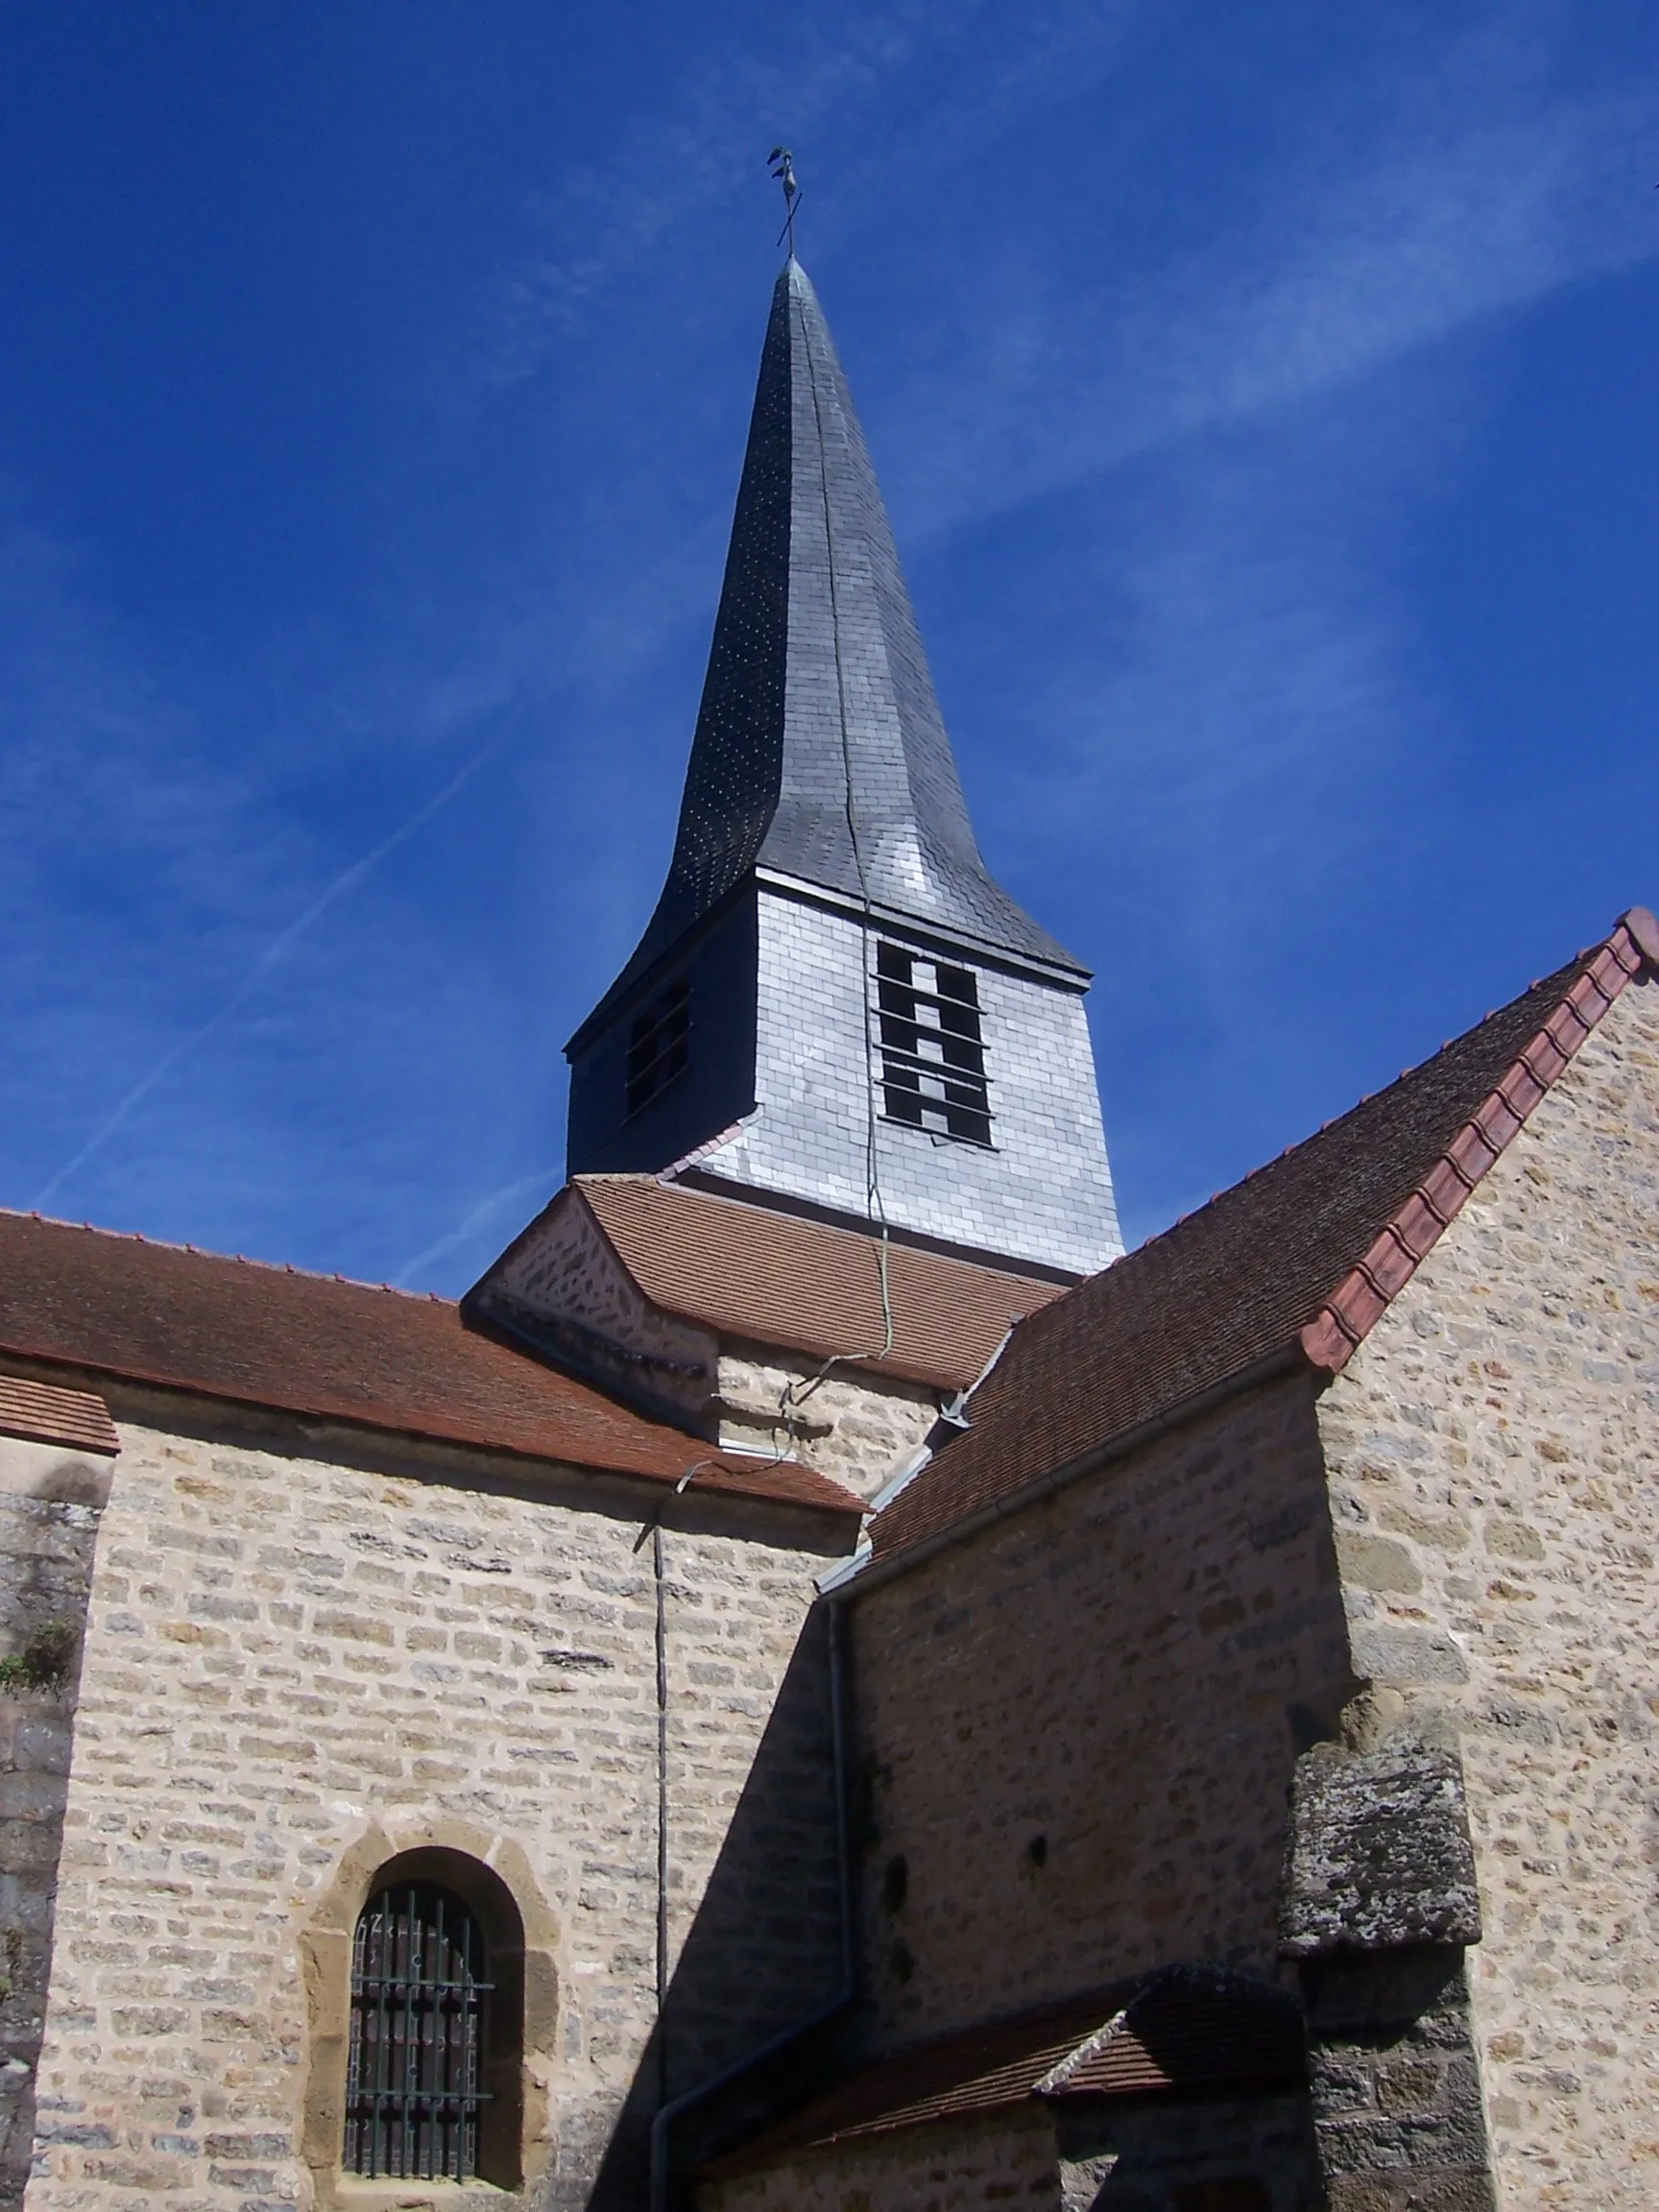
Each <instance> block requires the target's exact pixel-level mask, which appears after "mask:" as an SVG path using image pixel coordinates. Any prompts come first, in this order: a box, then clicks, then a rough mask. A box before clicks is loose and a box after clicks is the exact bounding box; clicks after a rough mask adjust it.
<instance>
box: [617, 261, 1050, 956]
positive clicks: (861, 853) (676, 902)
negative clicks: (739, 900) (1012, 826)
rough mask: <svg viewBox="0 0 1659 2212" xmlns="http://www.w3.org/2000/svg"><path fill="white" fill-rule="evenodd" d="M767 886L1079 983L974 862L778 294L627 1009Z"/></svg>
mask: <svg viewBox="0 0 1659 2212" xmlns="http://www.w3.org/2000/svg"><path fill="white" fill-rule="evenodd" d="M757 866H759V867H763V868H767V869H774V870H777V871H778V872H779V873H780V874H782V875H785V876H790V877H794V878H799V879H800V880H802V881H804V882H806V883H811V884H816V885H819V886H821V887H822V888H824V889H827V890H829V891H837V892H841V893H843V894H845V895H846V896H848V897H850V898H854V899H858V900H864V899H868V900H869V902H871V904H872V905H873V906H874V907H876V908H877V909H878V910H885V911H887V912H889V913H895V914H901V915H905V916H909V917H912V918H914V919H916V920H919V921H923V922H929V923H932V924H934V925H936V926H939V927H941V928H943V929H946V930H948V931H949V932H950V935H951V936H952V937H957V936H960V937H964V938H966V939H968V940H970V941H971V942H977V943H979V944H981V945H984V946H987V947H996V948H999V949H1002V950H1007V951H1011V952H1015V953H1022V954H1024V955H1026V956H1027V957H1030V958H1035V959H1037V960H1040V961H1044V962H1049V963H1053V964H1055V965H1058V966H1060V967H1063V968H1065V969H1068V970H1070V971H1072V972H1074V973H1081V971H1080V970H1079V969H1078V964H1077V963H1076V962H1075V961H1074V960H1072V959H1071V958H1070V955H1069V954H1067V953H1066V952H1064V951H1063V950H1061V948H1060V947H1059V946H1058V945H1057V944H1056V943H1055V942H1054V940H1053V939H1052V938H1051V937H1050V936H1049V935H1048V934H1047V932H1046V930H1043V929H1041V928H1039V927H1038V926H1037V924H1036V923H1035V922H1033V921H1032V920H1031V918H1030V917H1029V916H1028V915H1027V914H1025V913H1023V912H1022V910H1021V909H1020V907H1018V906H1017V905H1016V904H1015V903H1014V902H1013V901H1012V900H1011V899H1010V898H1009V897H1008V896H1007V894H1006V893H1005V892H1003V891H1002V890H1001V889H999V887H998V885H997V884H996V883H995V882H993V880H992V878H991V877H990V875H989V873H988V872H987V870H986V867H985V863H984V861H983V860H982V859H981V857H980V854H979V848H978V846H977V844H976V843H975V841H974V830H973V827H972V825H971V824H970V822H969V819H968V808H967V805H966V803H965V802H964V800H963V796H962V785H961V781H960V780H959V778H958V776H957V773H956V762H955V759H954V757H952V755H951V751H950V739H949V737H948V736H947V735H946V733H945V724H944V720H943V718H942V717H941V715H940V712H939V702H938V699H937V697H936V696H935V694H934V690H933V680H932V677H931V676H930V675H929V673H928V669H927V661H926V656H925V654H924V653H923V650H922V640H921V637H920V636H919V634H918V632H917V627H916V616H915V613H914V610H913V609H912V607H911V604H910V594H909V592H908V590H907V589H905V585H904V578H903V574H902V571H901V569H900V566H899V556H898V552H897V550H896V549H895V546H894V543H893V533H892V530H891V528H890V527H889V525H888V521H887V512H886V509H885V507H884V506H883V504H882V500H881V493H880V491H879V489H878V485H877V482H876V473H875V470H874V469H873V468H872V467H871V463H870V455H869V451H868V449H867V448H866V446H865V444H864V435H863V432H862V431H861V430H860V428H859V426H858V419H857V417H856V415H855V414H854V410H853V401H852V397H851V396H850V395H849V392H848V389H847V379H846V377H845V375H844V374H843V373H842V369H841V364H840V362H839V361H838V360H837V358H836V355H835V348H834V345H833V343H832V342H831V340H830V336H829V326H828V325H827V324H826V323H825V320H824V311H823V309H822V308H821V307H820V306H819V304H818V296H817V294H816V293H815V292H814V291H813V289H812V286H811V284H810V282H809V281H808V280H807V276H806V273H805V270H804V269H803V268H802V267H801V265H800V264H799V262H797V261H793V260H791V261H790V262H789V264H788V266H787V267H786V268H785V269H784V270H783V272H782V274H781V276H780V277H779V278H778V283H777V286H776V289H775V290H774V292H773V296H772V312H771V318H770V321H769V322H768V325H767V329H766V342H765V347H764V349H763V351H762V354H761V359H760V379H759V384H758V387H757V392H756V395H755V412H754V416H753V419H752V421H751V423H750V428H749V447H748V452H747V455H746V457H745V460H744V464H743V476H742V482H741V485H740V488H739V490H738V493H737V512H736V517H735V520H734V522H733V530H732V544H731V550H730V552H729V554H728V556H727V561H726V578H725V584H724V586H723V589H722V590H721V595H720V611H719V614H718V616H717V618H716V621H715V625H714V640H713V645H712V648H711V650H710V653H709V673H708V678H707V681H706V683H705V685H704V690H703V701H702V707H701V709H700V711H699V713H698V717H697V731H696V736H695V739H694V741H693V744H692V748H691V763H690V767H689V769H688V771H687V774H686V778H685V797H684V800H683V801H682V804H681V810H680V829H679V834H678V837H677V839H676V841H675V847H674V858H673V863H672V865H671V867H670V869H669V873H668V880H667V882H666V884H665V885H664V887H663V891H662V896H661V900H660V901H659V902H658V906H657V911H656V913H655V914H654V915H653V916H652V919H651V922H650V925H649V926H648V928H647V929H646V932H645V935H644V938H643V940H642V941H641V943H640V945H639V948H638V950H637V951H636V953H635V955H634V957H633V959H632V960H631V961H630V962H629V964H628V966H627V968H626V969H625V970H624V972H623V974H622V975H621V976H620V977H619V978H618V981H617V985H616V989H617V990H618V991H621V990H625V989H626V988H627V987H628V986H629V985H630V984H631V983H632V982H633V980H634V979H635V978H636V977H637V976H638V975H639V974H640V973H641V972H642V971H643V970H644V969H645V968H646V967H648V966H649V965H650V964H651V963H652V962H653V961H655V960H656V959H657V957H658V956H659V955H660V954H661V953H662V952H663V951H665V950H667V949H668V947H669V946H670V945H672V944H673V943H674V942H675V941H676V940H677V939H678V938H680V937H681V936H682V935H683V934H684V933H685V930H686V929H687V928H689V927H690V926H692V925H693V924H694V923H696V922H697V921H698V919H699V918H700V917H701V916H703V915H704V914H706V913H708V912H709V909H710V908H711V907H713V906H714V905H716V904H717V903H718V902H719V901H720V900H722V899H723V898H724V897H725V896H726V894H727V893H728V892H729V891H730V890H731V889H732V888H733V885H734V884H736V883H737V882H738V881H740V880H741V878H743V877H744V876H745V875H746V874H747V873H748V872H749V870H751V869H752V868H755V867H757Z"/></svg>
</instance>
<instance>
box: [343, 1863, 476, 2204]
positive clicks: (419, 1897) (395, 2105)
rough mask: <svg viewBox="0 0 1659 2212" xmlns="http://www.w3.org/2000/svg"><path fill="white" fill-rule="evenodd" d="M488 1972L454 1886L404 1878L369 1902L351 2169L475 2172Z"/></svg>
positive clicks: (358, 1968)
mask: <svg viewBox="0 0 1659 2212" xmlns="http://www.w3.org/2000/svg"><path fill="white" fill-rule="evenodd" d="M487 1976H488V1960H487V1959H486V1956H485V1949H484V1938H483V1936H482V1935H481V1934H480V1932H479V1928H478V1923H477V1922H476V1921H475V1920H474V1919H473V1917H472V1915H471V1913H470V1912H469V1911H468V1910H467V1908H466V1906H465V1905H464V1904H463V1903H462V1902H461V1900H460V1898H459V1897H456V1896H454V1895H453V1894H452V1893H451V1892H450V1891H449V1890H447V1889H441V1888H440V1887H438V1885H437V1884H436V1883H435V1882H399V1883H396V1884H394V1885H393V1887H390V1888H387V1889H381V1890H379V1891H378V1892H377V1893H376V1894H375V1895H374V1896H373V1897H371V1898H370V1900H369V1902H368V1904H367V1905H366V1906H365V1907H364V1908H363V1912H362V1916H361V1918H360V1919H359V1920H358V1922H357V1935H356V1939H355V1942H354V1944H353V1946H352V1952H351V2043H350V2055H349V2061H348V2070H347V2077H346V2155H345V2164H346V2170H347V2172H348V2173H350V2174H369V2175H388V2176H397V2177H399V2178H402V2177H409V2178H414V2177H417V2176H418V2177H420V2178H421V2179H422V2180H426V2181H435V2180H439V2179H448V2180H451V2181H469V2180H471V2179H472V2178H473V2177H474V2176H475V2175H476V2174H477V2171H478V2113H479V2107H480V2106H481V2105H482V2104H484V2103H485V2102H486V2093H485V2092H484V2091H483V2090H481V2089H480V2087H479V2085H478V2082H479V2075H480V2072H481V2071H482V2068H483V2063H484V2049H485V2041H486V2037H487V2034H488V2032H489V2018H488V2010H489V2003H490V1993H491V1989H492V1984H491V1983H490V1981H489V1980H488V1978H487Z"/></svg>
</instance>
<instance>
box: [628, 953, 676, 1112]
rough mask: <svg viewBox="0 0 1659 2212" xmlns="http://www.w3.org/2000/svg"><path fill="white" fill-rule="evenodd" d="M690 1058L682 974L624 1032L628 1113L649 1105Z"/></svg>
mask: <svg viewBox="0 0 1659 2212" xmlns="http://www.w3.org/2000/svg"><path fill="white" fill-rule="evenodd" d="M690 1058H691V986H690V985H689V984H688V983H687V982H686V981H685V977H684V976H682V977H681V978H680V980H679V982H677V983H670V984H669V986H668V988H667V990H666V991H661V992H659V994H658V995H657V997H656V998H653V999H652V1001H651V1003H650V1005H649V1006H647V1007H646V1009H645V1011H644V1013H643V1014H637V1015H636V1016H635V1018H634V1026H633V1027H632V1029H630V1031H629V1032H628V1112H629V1113H630V1114H631V1115H633V1114H637V1113H638V1112H639V1110H640V1108H641V1107H643V1106H649V1105H650V1103H651V1101H652V1099H653V1098H655V1097H656V1095H657V1094H658V1093H659V1092H660V1091H664V1090H666V1089H667V1087H668V1085H669V1084H670V1083H672V1082H673V1080H674V1078H675V1076H676V1075H678V1074H680V1073H681V1071H682V1070H684V1069H685V1067H687V1066H688V1065H689V1062H690Z"/></svg>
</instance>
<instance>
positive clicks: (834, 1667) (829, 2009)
mask: <svg viewBox="0 0 1659 2212" xmlns="http://www.w3.org/2000/svg"><path fill="white" fill-rule="evenodd" d="M843 1610H844V1608H843V1607H842V1606H840V1605H834V1604H832V1605H830V1606H829V1729H830V1740H831V1743H833V1746H834V1773H835V1874H836V1883H837V1887H838V1891H839V1895H840V1908H841V1986H840V1988H839V1989H837V1990H836V1992H835V1994H834V1996H833V1997H831V1998H830V1999H829V2001H828V2003H826V2004H823V2005H821V2006H819V2008H818V2009H817V2010H816V2011H815V2012H811V2013H808V2014H807V2016H806V2018H805V2020H798V2021H797V2022H796V2023H795V2025H794V2026H793V2027H792V2028H784V2029H782V2030H781V2032H779V2033H778V2034H776V2035H770V2036H768V2037H767V2039H766V2041H765V2042H764V2043H761V2044H757V2046H756V2048H755V2049H754V2050H753V2051H749V2052H746V2053H745V2054H744V2056H742V2057H741V2058H738V2059H735V2060H733V2063H732V2064H731V2065H730V2066H727V2067H723V2068H722V2069H721V2071H720V2072H719V2073H718V2074H714V2075H710V2077H709V2080H707V2081H700V2082H699V2083H698V2084H697V2086H696V2088H695V2089H687V2090H686V2091H685V2095H684V2096H682V2097H676V2098H675V2099H674V2100H673V2102H672V2103H671V2104H661V2105H659V2106H658V2109H657V2114H656V2117H655V2118H654V2119H653V2120H652V2122H651V2212H668V2135H669V2130H670V2129H671V2128H673V2126H674V2123H675V2122H676V2121H677V2120H678V2119H679V2118H680V2117H681V2115H682V2114H683V2113H685V2112H688V2111H690V2109H691V2108H692V2106H693V2105H695V2104H703V2103H705V2102H706V2100H707V2099H709V2098H710V2097H712V2096H713V2095H714V2094H715V2092H716V2091H717V2090H720V2089H725V2088H727V2087H728V2086H729V2085H730V2084H731V2083H732V2082H733V2081H739V2080H742V2078H743V2076H744V2075H745V2074H749V2073H752V2072H753V2071H754V2069H755V2068H756V2067H757V2066H761V2065H764V2063H765V2062H766V2060H767V2059H768V2058H773V2057H776V2056H777V2055H778V2053H779V2052H781V2051H786V2050H787V2049H788V2048H789V2046H790V2044H791V2043H795V2042H798V2041H799V2040H800V2038H801V2037H802V2036H804V2035H809V2034H810V2033H811V2032H812V2031H813V2029H815V2028H822V2027H824V2026H825V2025H826V2024H827V2023H828V2022H829V2021H830V2020H833V2019H834V2017H835V2015H836V2014H837V2013H838V2012H844V2011H845V2010H846V2009H847V2007H848V2006H849V2005H851V2004H852V2002H853V1999H854V1994H855V1992H856V1984H857V1973H856V1963H855V1960H854V1938H853V1837H852V1824H851V1821H850V1819H849V1816H848V1804H847V1718H846V1666H845V1661H844V1657H843V1634H844V1631H843V1628H842V1613H843ZM657 2032H658V2040H659V2044H660V2045H661V2034H662V2021H661V2012H660V2013H659V2015H658V2024H657Z"/></svg>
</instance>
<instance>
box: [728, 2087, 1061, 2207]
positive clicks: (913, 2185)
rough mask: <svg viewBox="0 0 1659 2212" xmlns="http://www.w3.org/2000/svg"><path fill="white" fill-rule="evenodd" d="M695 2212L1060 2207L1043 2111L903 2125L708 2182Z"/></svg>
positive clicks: (1050, 2127) (1050, 2124)
mask: <svg viewBox="0 0 1659 2212" xmlns="http://www.w3.org/2000/svg"><path fill="white" fill-rule="evenodd" d="M697 2203H698V2208H699V2212H947V2207H949V2212H993V2207H995V2208H997V2212H1003V2208H1004V2207H1006V2206H1008V2205H1009V2204H1020V2205H1027V2206H1029V2207H1031V2212H1061V2194H1060V2167H1059V2162H1058V2160H1057V2158H1056V2155H1055V2150H1054V2127H1053V2122H1052V2120H1051V2119H1050V2117H1049V2115H1048V2114H1047V2113H1046V2112H1044V2111H1038V2112H1033V2113H1031V2114H1029V2115H1021V2116H1019V2117H1016V2118H1011V2119H1002V2120H998V2121H994V2122H985V2121H980V2122H978V2123H977V2124H974V2123H973V2122H968V2123H963V2122H960V2121H958V2122H957V2123H956V2124H955V2125H954V2126H953V2127H949V2128H906V2129H904V2131H903V2132H902V2133H901V2134H897V2135H890V2136H884V2137H878V2138H877V2139H875V2140H873V2141H870V2142H866V2143H858V2144H850V2145H849V2146H848V2147H847V2148H846V2149H845V2150H844V2151H840V2152H833V2153H831V2154H830V2155H829V2156H827V2157H822V2158H803V2159H801V2160H799V2161H798V2162H797V2163H796V2164H794V2165H789V2166H775V2167H773V2168H771V2169H770V2170H769V2171H768V2172H766V2173H764V2174H744V2175H741V2176H733V2177H732V2178H730V2179H724V2180H718V2181H706V2182H704V2183H703V2185H702V2186H701V2187H700V2188H699V2190H698V2192H697Z"/></svg>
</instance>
